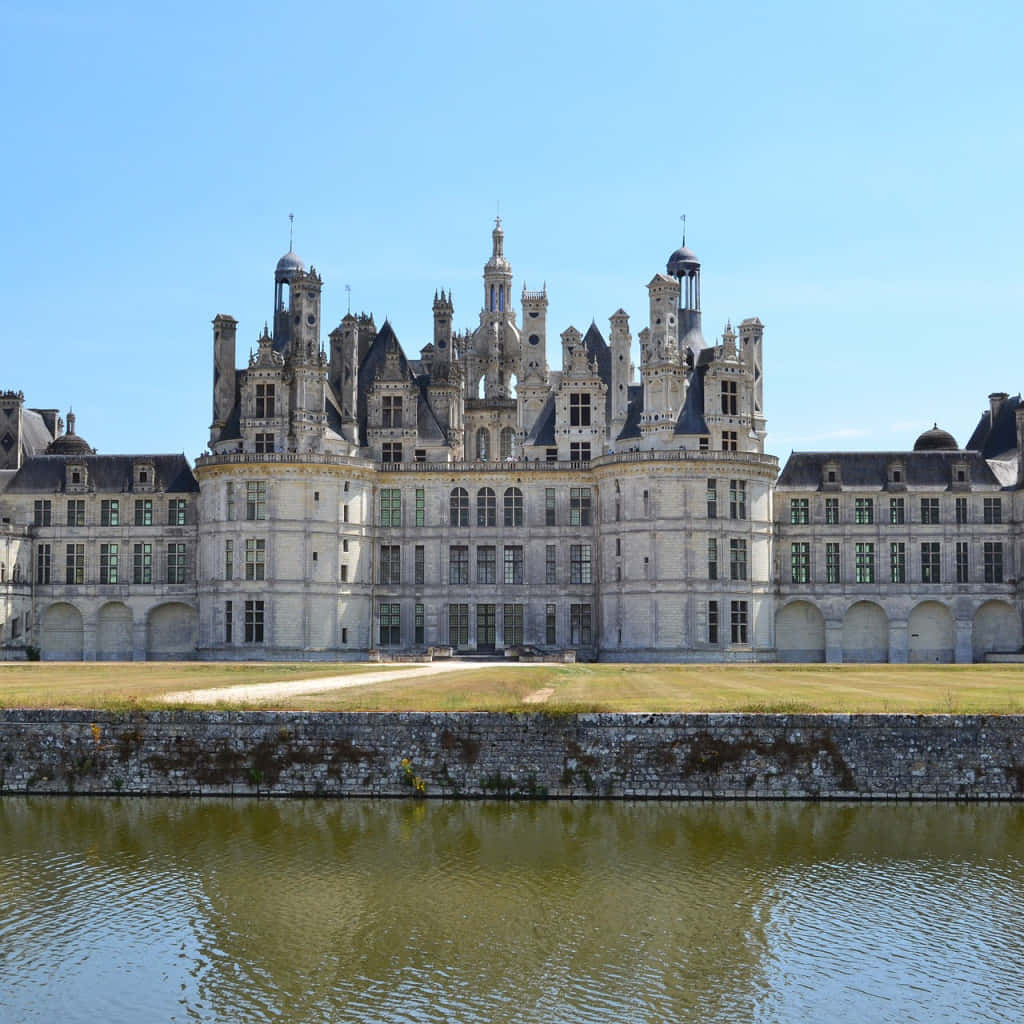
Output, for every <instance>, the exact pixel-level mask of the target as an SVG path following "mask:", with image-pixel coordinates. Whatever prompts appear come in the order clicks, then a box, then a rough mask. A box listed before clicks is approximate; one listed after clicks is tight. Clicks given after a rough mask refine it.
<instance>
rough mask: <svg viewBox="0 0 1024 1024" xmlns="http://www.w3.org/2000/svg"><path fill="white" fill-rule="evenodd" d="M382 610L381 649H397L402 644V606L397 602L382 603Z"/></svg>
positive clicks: (380, 607)
mask: <svg viewBox="0 0 1024 1024" xmlns="http://www.w3.org/2000/svg"><path fill="white" fill-rule="evenodd" d="M378 607H379V609H380V632H379V634H378V636H379V637H380V645H381V647H395V646H397V645H398V644H400V643H401V642H402V606H401V605H400V604H398V602H397V601H382V602H381V603H380V605H379V606H378Z"/></svg>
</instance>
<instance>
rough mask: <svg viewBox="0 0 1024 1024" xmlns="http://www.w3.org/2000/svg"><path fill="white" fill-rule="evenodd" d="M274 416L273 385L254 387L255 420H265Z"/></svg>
mask: <svg viewBox="0 0 1024 1024" xmlns="http://www.w3.org/2000/svg"><path fill="white" fill-rule="evenodd" d="M273 415H274V385H273V384H257V385H256V419H258V420H267V419H270V418H271V417H272V416H273Z"/></svg>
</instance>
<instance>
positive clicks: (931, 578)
mask: <svg viewBox="0 0 1024 1024" xmlns="http://www.w3.org/2000/svg"><path fill="white" fill-rule="evenodd" d="M940 557H941V556H940V548H939V544H938V542H937V541H926V542H925V543H924V544H922V545H921V582H922V583H941V582H942V572H941V569H940Z"/></svg>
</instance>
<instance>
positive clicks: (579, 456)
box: [569, 441, 590, 462]
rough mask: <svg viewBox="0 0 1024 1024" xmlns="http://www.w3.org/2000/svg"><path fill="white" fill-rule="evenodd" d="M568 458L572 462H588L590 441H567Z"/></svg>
mask: <svg viewBox="0 0 1024 1024" xmlns="http://www.w3.org/2000/svg"><path fill="white" fill-rule="evenodd" d="M569 459H570V460H571V461H572V462H589V461H590V442H589V441H570V442H569Z"/></svg>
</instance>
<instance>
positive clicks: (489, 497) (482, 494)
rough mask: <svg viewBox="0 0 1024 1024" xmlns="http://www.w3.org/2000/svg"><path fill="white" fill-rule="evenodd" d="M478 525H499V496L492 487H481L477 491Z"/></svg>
mask: <svg viewBox="0 0 1024 1024" xmlns="http://www.w3.org/2000/svg"><path fill="white" fill-rule="evenodd" d="M476 525H477V526H497V525H498V497H497V495H496V494H495V493H494V491H492V490H491V489H490V487H481V488H480V490H479V491H477V492H476Z"/></svg>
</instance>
